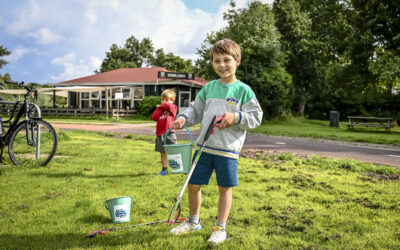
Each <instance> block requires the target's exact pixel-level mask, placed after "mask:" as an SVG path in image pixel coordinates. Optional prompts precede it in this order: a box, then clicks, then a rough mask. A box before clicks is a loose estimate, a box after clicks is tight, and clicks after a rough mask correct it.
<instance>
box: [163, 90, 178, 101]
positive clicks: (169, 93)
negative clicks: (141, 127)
mask: <svg viewBox="0 0 400 250" xmlns="http://www.w3.org/2000/svg"><path fill="white" fill-rule="evenodd" d="M175 98H176V94H175V91H174V90H173V89H166V90H164V91H163V92H162V93H161V101H164V99H168V100H171V101H173V102H175Z"/></svg>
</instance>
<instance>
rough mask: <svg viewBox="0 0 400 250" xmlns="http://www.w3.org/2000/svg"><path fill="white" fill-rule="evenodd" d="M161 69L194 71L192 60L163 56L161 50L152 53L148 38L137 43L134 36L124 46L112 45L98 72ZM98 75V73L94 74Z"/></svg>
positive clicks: (172, 55)
mask: <svg viewBox="0 0 400 250" xmlns="http://www.w3.org/2000/svg"><path fill="white" fill-rule="evenodd" d="M154 66H157V67H163V68H166V69H168V70H170V71H177V72H189V73H192V72H194V71H195V69H194V66H193V63H192V60H185V59H183V58H181V57H179V56H175V55H174V54H173V53H168V54H165V52H164V50H163V49H157V50H156V51H155V52H154V47H153V43H152V41H151V40H150V39H149V38H143V39H142V41H139V40H138V39H136V38H135V37H134V36H131V37H129V38H128V39H127V40H126V42H125V45H124V46H123V47H120V46H118V45H116V44H112V45H111V47H110V51H109V52H106V58H104V59H103V62H102V64H101V67H100V72H106V71H110V70H114V69H120V68H141V67H154ZM96 73H98V72H96Z"/></svg>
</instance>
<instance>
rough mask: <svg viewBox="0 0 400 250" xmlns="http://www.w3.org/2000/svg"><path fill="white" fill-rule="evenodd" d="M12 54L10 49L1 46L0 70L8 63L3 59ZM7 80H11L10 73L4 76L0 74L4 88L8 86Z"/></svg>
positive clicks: (0, 81) (0, 80)
mask: <svg viewBox="0 0 400 250" xmlns="http://www.w3.org/2000/svg"><path fill="white" fill-rule="evenodd" d="M10 54H11V52H10V51H9V50H8V49H6V48H4V47H3V45H0V69H1V68H2V67H3V66H4V65H6V64H7V63H8V62H7V61H6V60H4V59H2V57H3V56H8V55H10ZM5 80H11V76H10V74H9V73H6V74H4V76H2V75H1V74H0V83H2V84H3V85H4V86H6V84H5Z"/></svg>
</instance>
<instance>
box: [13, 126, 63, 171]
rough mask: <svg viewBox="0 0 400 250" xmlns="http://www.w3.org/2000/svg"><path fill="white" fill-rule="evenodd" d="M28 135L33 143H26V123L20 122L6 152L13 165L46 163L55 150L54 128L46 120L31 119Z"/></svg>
mask: <svg viewBox="0 0 400 250" xmlns="http://www.w3.org/2000/svg"><path fill="white" fill-rule="evenodd" d="M29 137H30V140H31V141H32V142H33V143H30V144H28V141H27V133H26V123H25V122H22V123H20V124H19V125H18V126H17V128H16V129H15V130H14V132H13V133H12V135H11V139H10V143H9V145H8V154H9V155H10V158H11V160H12V162H13V163H14V164H15V165H20V164H29V163H32V164H39V165H41V166H44V165H46V164H47V163H49V161H50V160H51V159H52V158H53V156H54V154H55V153H56V150H57V145H58V139H57V133H56V131H55V130H54V128H53V127H52V126H51V125H50V124H49V123H48V122H46V121H43V120H32V121H31V122H30V124H29Z"/></svg>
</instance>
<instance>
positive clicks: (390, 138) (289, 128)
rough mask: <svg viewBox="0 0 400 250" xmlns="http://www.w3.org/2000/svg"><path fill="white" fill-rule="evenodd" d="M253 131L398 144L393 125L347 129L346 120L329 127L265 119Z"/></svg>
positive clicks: (399, 132) (298, 120)
mask: <svg viewBox="0 0 400 250" xmlns="http://www.w3.org/2000/svg"><path fill="white" fill-rule="evenodd" d="M251 132H254V133H262V134H268V135H279V136H292V137H309V138H318V139H329V140H339V141H350V142H368V143H377V144H392V145H396V146H400V128H399V127H394V128H392V129H391V130H390V132H388V131H386V129H384V128H365V127H355V128H354V129H350V130H349V129H347V122H340V124H339V128H336V127H330V126H329V121H321V120H307V119H303V118H291V119H287V120H285V121H266V122H264V123H263V124H262V125H261V126H259V127H258V128H256V129H253V130H251Z"/></svg>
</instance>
